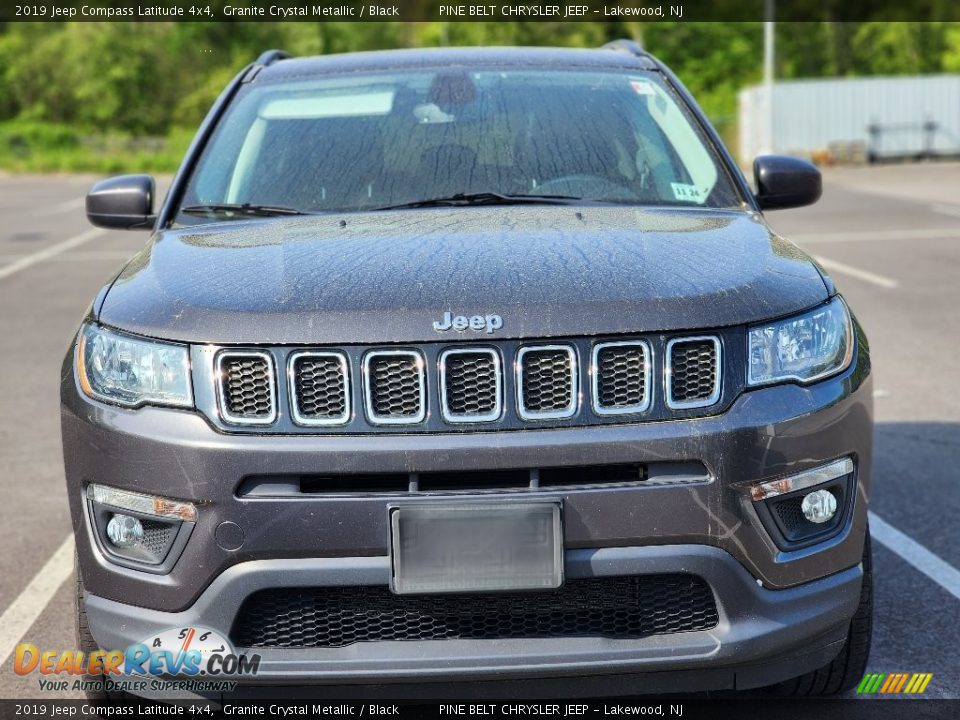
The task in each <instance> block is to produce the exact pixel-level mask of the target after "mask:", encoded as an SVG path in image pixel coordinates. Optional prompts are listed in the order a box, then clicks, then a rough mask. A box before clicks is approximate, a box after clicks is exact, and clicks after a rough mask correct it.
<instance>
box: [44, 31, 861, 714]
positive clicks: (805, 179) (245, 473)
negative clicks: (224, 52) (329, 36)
mask: <svg viewBox="0 0 960 720" xmlns="http://www.w3.org/2000/svg"><path fill="white" fill-rule="evenodd" d="M754 170H755V174H756V184H757V190H756V192H755V193H754V192H753V191H751V189H750V187H749V186H748V185H747V183H746V181H745V180H744V178H743V176H742V175H741V173H740V171H739V170H738V169H737V167H736V165H735V164H734V163H733V162H732V161H731V159H730V157H729V155H728V154H727V152H726V150H725V149H724V148H723V146H722V144H721V143H720V141H719V140H718V138H717V136H716V134H715V133H714V131H713V130H712V128H711V127H710V125H709V123H708V122H707V121H706V120H705V119H704V117H703V115H702V113H701V111H700V110H699V109H698V108H697V107H696V105H695V103H694V101H693V100H692V99H691V98H690V97H689V95H688V94H687V93H686V91H685V90H684V89H683V87H682V86H681V85H680V84H679V82H678V81H677V80H676V78H675V77H673V75H672V74H671V73H670V72H669V70H667V69H666V68H665V67H663V65H662V64H661V63H660V62H659V61H657V60H656V59H655V58H652V57H651V56H649V55H647V54H646V53H643V52H642V51H640V50H639V49H637V48H635V47H631V46H630V45H629V44H625V43H621V44H614V45H613V46H612V47H607V48H604V49H599V50H582V51H572V50H552V49H496V50H484V49H469V50H468V49H463V50H435V51H394V52H381V53H359V54H352V55H342V56H329V57H324V58H306V59H293V58H288V57H285V56H284V55H283V54H281V53H278V52H271V53H267V54H265V55H264V56H263V57H261V58H260V59H259V60H258V61H257V62H256V63H254V64H253V65H251V66H250V67H249V68H247V69H245V70H244V71H243V72H242V73H241V74H240V75H239V76H238V77H237V79H236V80H235V81H234V82H233V83H232V84H231V85H230V86H229V87H228V88H227V89H226V90H225V91H224V93H223V95H222V96H221V97H220V99H219V100H218V101H217V103H216V105H215V106H214V108H213V109H212V110H211V112H210V114H209V116H208V118H207V120H206V121H205V122H204V124H203V126H202V127H201V129H200V131H199V133H198V135H197V138H196V140H195V142H194V145H193V146H192V148H191V149H190V151H189V153H188V156H187V158H186V160H185V162H184V164H183V166H182V169H181V170H180V172H179V174H178V175H177V177H176V178H175V179H174V181H173V184H172V187H171V189H170V192H169V194H168V196H167V198H166V200H165V201H164V202H163V204H162V207H161V208H160V210H159V212H158V213H157V214H156V215H154V214H153V208H152V205H153V182H152V180H151V179H150V178H147V177H144V176H125V177H122V178H114V179H111V180H106V181H104V182H103V183H100V184H98V185H97V186H95V187H94V188H93V190H92V191H91V193H90V195H89V197H88V201H87V210H88V215H89V217H90V218H91V220H92V221H93V222H94V223H95V224H99V225H102V226H106V227H114V228H120V227H122V228H134V227H144V228H152V230H153V235H152V237H151V239H150V241H149V243H148V244H147V246H146V247H145V248H144V249H143V250H142V251H141V252H140V253H139V254H138V255H136V256H135V257H134V258H133V259H132V260H131V261H130V263H129V264H128V265H127V266H126V267H125V268H124V269H123V270H122V271H121V272H120V274H119V275H118V276H117V277H116V278H115V279H114V280H113V281H112V282H110V283H109V284H108V285H107V286H106V287H105V288H104V289H103V290H102V291H101V293H100V294H99V295H98V297H97V298H96V300H95V302H94V303H93V306H92V308H91V310H90V313H89V316H88V317H87V319H86V320H85V321H84V322H83V324H82V326H81V327H80V329H79V332H78V334H77V338H76V342H75V343H74V346H73V347H72V348H71V350H70V352H69V354H68V356H67V358H66V361H65V364H64V372H63V383H62V416H63V440H64V453H65V458H66V475H67V483H68V487H69V497H70V503H71V509H72V516H73V522H74V527H75V530H76V538H77V553H78V570H79V575H78V577H79V579H80V581H81V584H80V592H79V593H78V618H79V627H80V628H81V633H80V635H81V637H80V641H81V643H82V645H83V647H84V648H85V649H89V648H92V647H96V646H99V647H101V648H105V649H108V648H126V647H128V646H129V645H130V644H131V643H136V642H141V641H142V640H143V639H144V638H149V637H153V636H156V635H157V634H158V633H163V632H164V631H166V630H168V629H170V628H187V627H202V628H208V629H210V630H212V631H215V632H216V633H217V634H218V636H222V637H223V638H225V639H226V640H228V641H229V643H230V644H232V645H233V646H234V647H235V648H237V652H249V653H253V652H255V653H257V654H259V655H260V657H261V661H260V664H259V669H258V672H257V674H256V675H255V676H250V677H243V678H240V680H241V682H242V684H243V685H244V686H245V687H247V689H248V690H249V691H250V692H256V691H257V688H261V689H263V688H269V687H274V686H277V685H291V684H297V685H323V686H344V685H351V686H354V687H355V689H356V686H367V685H373V684H377V685H384V684H386V685H387V686H388V687H389V686H394V684H397V683H408V684H415V685H416V686H417V687H418V688H423V689H422V692H423V693H424V694H425V695H427V696H438V697H439V696H441V695H444V694H448V693H457V692H459V693H469V692H470V688H476V687H477V686H478V684H491V683H492V684H495V685H496V687H497V692H503V693H521V694H528V695H536V694H541V693H545V692H550V693H553V692H557V693H562V694H583V693H610V692H616V693H629V692H647V691H656V690H674V691H679V690H696V689H714V688H749V687H759V686H768V685H774V684H780V687H781V689H784V690H787V691H788V692H794V693H803V694H806V693H825V692H837V691H839V690H842V689H845V688H849V687H850V686H851V684H852V683H855V682H856V681H857V680H859V678H860V676H861V673H862V670H863V666H864V663H865V662H866V657H867V653H868V650H869V638H870V613H871V607H870V605H871V603H870V597H871V595H870V587H871V576H870V551H869V541H868V531H867V507H866V506H867V502H866V500H867V490H868V484H869V477H870V460H871V433H872V400H871V382H870V362H869V355H868V348H867V343H866V339H865V338H864V336H863V333H862V332H861V330H860V328H859V326H858V325H857V323H856V321H855V319H854V318H853V316H852V315H851V313H850V310H849V309H848V307H847V305H846V303H845V302H844V300H843V299H842V298H841V297H840V296H839V295H838V294H837V292H836V290H835V288H834V285H833V283H832V282H831V280H830V279H829V278H828V277H827V276H826V275H825V274H824V273H823V270H822V269H821V268H819V267H817V266H816V264H815V263H814V262H812V261H811V260H810V258H809V257H807V256H806V255H805V254H804V253H803V252H801V251H800V250H799V249H798V248H797V247H795V246H794V245H792V244H791V243H789V242H788V241H787V240H785V239H783V238H781V237H779V236H777V235H776V233H774V232H773V231H772V230H771V229H770V228H769V227H768V226H767V224H766V221H765V219H764V216H763V214H762V210H764V209H772V208H778V207H792V206H798V205H803V204H807V203H810V202H814V201H815V200H816V199H817V198H818V197H819V194H820V176H819V173H818V172H817V170H816V169H815V168H813V167H812V166H810V165H809V164H807V163H805V162H803V161H800V160H795V159H791V158H784V157H773V156H771V157H763V158H759V159H758V160H757V161H756V163H755V166H754ZM263 691H264V692H267V691H268V690H263ZM360 691H362V688H360ZM490 692H493V691H492V690H491V691H490Z"/></svg>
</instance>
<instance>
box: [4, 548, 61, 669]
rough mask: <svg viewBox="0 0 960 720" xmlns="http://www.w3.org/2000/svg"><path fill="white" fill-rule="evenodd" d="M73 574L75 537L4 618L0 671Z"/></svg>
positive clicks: (34, 580) (31, 583) (44, 569)
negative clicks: (64, 582)
mask: <svg viewBox="0 0 960 720" xmlns="http://www.w3.org/2000/svg"><path fill="white" fill-rule="evenodd" d="M72 571H73V535H68V536H67V539H66V540H64V541H63V544H62V545H60V547H59V548H57V550H56V552H55V553H53V555H52V556H51V557H50V559H49V560H47V564H46V565H44V566H43V567H42V568H40V572H38V573H37V574H36V575H34V576H33V580H31V581H30V583H29V584H28V585H27V586H26V587H25V588H24V589H23V592H21V593H20V594H19V595H17V599H16V600H14V601H13V602H12V603H10V607H8V608H7V609H6V610H4V611H3V615H0V667H3V666H5V665H6V664H7V660H8V659H10V655H12V654H13V651H14V650H15V649H16V644H17V643H18V642H20V640H21V639H22V638H23V636H24V635H26V634H27V631H28V630H29V629H30V627H31V626H32V625H33V623H35V622H36V620H37V618H38V617H40V613H42V612H43V609H44V608H45V607H47V603H49V602H50V600H51V599H52V598H53V596H54V594H55V593H56V592H57V590H59V589H60V586H61V585H63V581H64V580H66V579H67V578H68V577H70V573H71V572H72Z"/></svg>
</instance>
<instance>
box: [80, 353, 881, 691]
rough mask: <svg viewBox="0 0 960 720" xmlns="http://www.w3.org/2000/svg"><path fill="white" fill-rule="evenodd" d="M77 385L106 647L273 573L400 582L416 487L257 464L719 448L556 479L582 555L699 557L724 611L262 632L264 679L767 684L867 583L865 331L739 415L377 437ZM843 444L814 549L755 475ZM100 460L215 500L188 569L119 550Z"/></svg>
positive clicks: (307, 465) (621, 569)
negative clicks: (697, 618)
mask: <svg viewBox="0 0 960 720" xmlns="http://www.w3.org/2000/svg"><path fill="white" fill-rule="evenodd" d="M62 400H63V405H62V423H63V438H64V454H65V458H66V474H67V485H68V491H69V498H70V504H71V513H72V518H73V523H74V530H75V535H76V539H77V549H78V556H79V563H80V571H81V573H82V576H83V579H84V583H85V586H86V588H87V590H88V592H89V597H88V615H89V623H90V628H91V631H92V632H93V634H94V637H95V638H96V639H97V641H98V642H99V643H100V644H101V646H102V647H106V648H115V647H118V648H123V647H126V646H127V645H129V644H130V643H132V642H139V641H141V640H142V639H143V638H145V637H147V636H148V635H149V634H150V633H151V632H155V631H157V630H159V629H167V628H170V627H181V626H182V627H186V626H187V625H188V624H198V625H203V626H206V627H211V628H213V629H216V630H219V631H221V632H222V633H224V634H227V633H228V632H229V630H230V627H231V624H232V620H233V617H234V615H235V614H236V611H237V609H238V607H239V604H240V602H242V600H243V598H245V597H246V596H247V595H249V594H250V593H251V592H253V591H255V590H257V589H260V588H269V587H290V586H305V585H310V586H324V585H337V584H340V585H344V584H346V585H386V584H388V582H389V563H388V558H387V553H388V550H387V544H388V519H387V506H388V504H391V503H395V502H397V501H398V498H397V497H395V496H394V497H380V496H366V497H360V496H350V497H343V496H341V497H329V496H326V497H325V496H315V495H312V496H311V495H304V496H302V497H295V498H273V499H251V498H246V499H243V498H240V497H238V495H237V492H236V491H237V488H238V486H239V485H240V483H241V481H242V480H243V479H244V478H245V477H248V476H250V475H258V474H291V475H296V474H309V473H350V472H359V471H362V472H429V471H433V470H446V471H457V470H464V471H466V470H476V469H480V468H483V469H509V468H524V467H546V466H562V465H584V464H612V463H654V462H670V461H677V462H680V461H684V462H685V461H691V460H692V461H697V462H702V463H703V465H704V466H705V467H706V468H707V470H708V471H709V474H710V480H709V481H706V482H700V483H694V484H677V485H670V484H665V485H652V486H647V487H644V486H632V487H618V488H594V489H582V490H569V491H566V492H563V491H551V492H546V491H542V492H540V493H538V496H540V497H544V498H555V499H558V500H560V501H562V502H563V508H564V546H565V548H566V574H567V577H570V578H574V577H590V576H598V575H622V574H646V573H658V572H668V573H669V572H690V573H693V574H697V575H700V576H701V577H702V578H704V579H705V580H706V581H707V582H708V584H709V585H710V587H711V588H712V590H713V592H714V595H715V598H716V601H717V607H718V612H719V615H720V623H719V624H718V625H717V626H716V627H715V628H713V629H712V630H709V631H702V632H688V633H677V634H672V635H659V636H653V637H648V638H644V639H639V640H610V639H600V638H558V639H530V640H497V641H466V640H445V641H442V642H440V641H404V642H377V643H357V644H355V645H351V646H349V647H346V648H339V649H324V650H283V651H273V650H270V651H258V652H261V654H262V655H263V658H264V662H263V665H262V666H261V668H262V670H261V673H260V675H258V676H257V679H256V682H258V683H260V682H266V683H274V684H276V683H289V682H319V683H328V684H335V683H340V682H347V683H369V682H374V681H375V682H386V681H391V680H392V681H405V680H409V679H411V678H420V679H427V680H430V679H436V680H439V679H440V678H460V679H470V680H471V681H476V680H481V681H483V680H494V679H496V680H498V681H502V680H504V679H509V678H529V677H538V678H550V677H562V676H565V675H567V676H569V675H579V676H587V675H597V674H598V673H599V674H605V675H606V676H607V677H608V678H612V677H614V676H617V677H620V676H624V677H626V676H630V677H631V678H632V680H631V682H635V681H636V674H637V673H641V674H648V673H652V674H653V675H657V674H658V673H659V672H660V671H669V672H668V673H667V674H668V675H669V676H670V678H671V680H670V682H669V683H668V685H667V687H668V688H672V689H694V687H695V688H701V689H702V688H705V687H734V686H737V687H747V686H751V685H759V684H765V683H767V682H773V681H776V680H778V679H784V678H786V677H790V676H795V675H797V674H800V673H802V672H804V671H806V670H809V669H813V668H816V667H819V666H820V665H823V664H824V663H825V662H827V661H829V660H830V659H831V657H832V656H833V655H834V654H835V653H836V652H837V651H838V650H839V648H840V647H841V645H842V642H843V639H844V637H845V633H846V628H847V624H848V622H849V619H850V617H851V616H852V615H853V612H854V610H855V608H856V604H857V599H858V597H859V589H860V577H861V571H860V569H859V563H860V560H861V556H862V551H863V539H864V534H865V530H866V523H867V515H866V513H867V503H866V497H867V493H868V486H869V478H870V469H871V467H870V465H871V448H872V388H871V382H870V378H869V359H868V357H867V356H866V354H865V353H863V352H858V356H857V359H856V361H855V363H854V365H853V366H852V367H851V368H850V369H849V370H847V371H846V372H845V373H843V374H841V375H839V376H837V377H836V378H832V379H830V380H827V381H824V382H821V383H817V384H815V385H813V386H810V387H800V386H797V385H781V386H774V387H769V388H764V389H760V390H754V391H751V392H747V393H744V394H743V395H741V396H740V397H739V398H738V399H737V400H736V401H735V402H734V403H733V405H732V406H731V407H730V409H729V410H728V411H726V412H725V413H723V414H721V415H717V416H713V417H703V418H695V419H688V420H674V421H668V422H649V423H639V424H623V425H609V426H603V427H583V428H569V429H550V430H529V431H517V432H502V433H475V434H472V433H462V434H418V435H401V434H397V435H378V436H377V437H375V438H371V437H363V436H338V437H335V436H320V435H317V436H279V435H274V436H256V435H226V434H222V433H220V432H217V431H216V430H214V429H213V428H212V427H211V426H210V425H209V424H208V422H207V421H206V420H205V419H204V418H202V417H201V416H200V415H199V414H197V413H193V412H186V411H176V410H167V409H159V408H141V409H139V410H136V411H129V410H124V409H120V408H115V407H112V406H109V405H105V404H101V403H97V402H92V401H90V400H89V399H87V398H86V397H84V396H82V395H81V394H80V393H79V391H78V389H77V387H76V383H75V380H74V377H73V373H72V369H71V367H70V365H69V363H68V364H66V365H65V368H64V375H63V384H62ZM843 456H851V457H853V458H854V459H855V462H856V468H857V469H856V492H855V494H854V505H853V511H852V513H850V515H849V519H848V520H847V522H846V524H845V525H844V527H843V528H842V530H841V531H840V532H839V533H838V534H837V535H835V536H833V537H831V538H830V539H829V540H826V541H824V542H822V543H819V544H817V545H814V546H811V547H806V548H804V549H802V550H795V551H790V552H785V551H782V550H779V549H778V548H777V546H776V544H775V543H774V542H773V540H772V539H771V537H770V535H769V534H768V532H767V531H766V530H765V529H764V526H763V524H762V523H761V521H760V518H759V517H758V515H757V512H756V510H755V509H754V508H753V506H752V503H751V502H750V500H749V498H748V497H747V496H746V495H745V493H744V492H742V489H740V487H741V486H742V484H743V483H748V482H754V481H761V480H766V479H772V478H776V477H779V476H783V475H787V474H792V473H796V472H800V471H802V470H805V469H808V468H811V467H815V466H817V465H821V464H824V463H826V462H830V461H832V460H834V459H836V458H839V457H843ZM90 482H98V483H102V484H105V485H110V486H113V487H118V488H123V489H127V490H133V491H138V492H145V493H154V494H162V495H164V496H166V497H172V498H177V499H183V500H190V501H193V502H195V503H197V504H198V505H199V517H198V521H197V524H196V526H195V527H194V529H193V532H192V534H191V535H190V538H189V541H188V542H187V544H186V547H185V548H184V550H183V554H182V555H181V556H180V558H179V560H178V561H177V563H176V564H175V565H174V567H173V568H172V570H171V571H170V572H169V573H167V574H150V573H145V572H142V571H139V570H135V569H130V568H124V567H120V566H119V565H116V564H114V563H112V562H110V561H108V560H107V559H106V558H105V557H104V556H103V554H102V553H101V552H100V550H99V549H98V548H97V546H96V543H95V541H94V539H93V537H92V531H91V529H90V528H89V525H88V522H87V519H86V512H85V500H84V488H85V486H86V485H87V484H88V483H90ZM469 497H470V496H464V495H459V496H458V500H460V501H462V500H465V499H468V498H469ZM521 497H523V496H521ZM427 499H428V500H434V499H433V498H429V497H428V498H427ZM417 500H418V502H422V501H423V500H424V498H423V496H417ZM435 501H436V502H443V498H436V499H435ZM223 523H233V524H235V525H236V526H238V528H239V529H240V531H241V532H242V544H241V545H240V547H239V548H238V549H230V550H228V549H225V547H223V546H222V545H224V543H222V542H218V532H217V531H218V528H219V527H220V526H221V525H222V524H223ZM233 535H234V538H235V537H236V533H235V531H234V533H233ZM234 544H235V543H234ZM684 668H685V669H687V670H697V672H696V674H695V675H694V676H692V678H693V679H691V681H690V682H691V684H692V685H693V686H694V687H686V686H682V687H681V686H678V685H677V684H676V683H677V682H678V678H680V677H681V675H680V674H678V673H680V671H681V669H684ZM648 680H649V678H648ZM651 682H653V681H652V680H651ZM644 687H651V688H653V687H656V684H655V683H654V684H653V685H644ZM564 688H565V689H567V690H569V689H570V688H569V687H567V686H564ZM613 691H614V692H618V691H623V688H621V689H620V690H616V689H614V690H613ZM525 692H526V691H525Z"/></svg>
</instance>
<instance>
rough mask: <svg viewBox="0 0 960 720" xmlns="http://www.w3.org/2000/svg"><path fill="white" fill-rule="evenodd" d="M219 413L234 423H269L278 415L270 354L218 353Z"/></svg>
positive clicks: (225, 419) (227, 420) (251, 352)
mask: <svg viewBox="0 0 960 720" xmlns="http://www.w3.org/2000/svg"><path fill="white" fill-rule="evenodd" d="M217 371H218V374H219V383H218V386H219V399H220V415H221V417H222V418H223V419H224V421H226V422H228V423H231V424H235V425H269V424H270V423H272V422H273V421H274V420H276V419H277V401H276V396H275V390H274V383H273V378H274V371H273V358H272V357H271V356H270V354H269V353H266V352H254V351H245V352H234V351H229V352H223V353H220V354H219V355H218V356H217Z"/></svg>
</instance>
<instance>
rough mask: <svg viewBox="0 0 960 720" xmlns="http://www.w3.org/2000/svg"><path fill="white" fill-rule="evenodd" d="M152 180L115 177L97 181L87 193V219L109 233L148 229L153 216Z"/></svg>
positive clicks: (146, 176) (151, 224)
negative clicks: (111, 231)
mask: <svg viewBox="0 0 960 720" xmlns="http://www.w3.org/2000/svg"><path fill="white" fill-rule="evenodd" d="M154 192H155V190H154V182H153V178H152V177H150V176H149V175H119V176H117V177H112V178H108V179H106V180H101V181H100V182H98V183H97V184H96V185H94V186H93V187H92V188H90V192H88V193H87V220H89V221H90V224H91V225H94V226H96V227H101V228H107V229H109V230H149V229H151V228H153V225H154V223H155V222H156V221H157V216H156V215H154V214H153V195H154Z"/></svg>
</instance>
